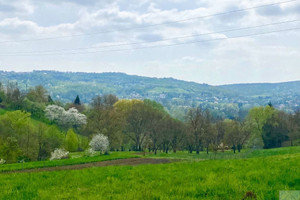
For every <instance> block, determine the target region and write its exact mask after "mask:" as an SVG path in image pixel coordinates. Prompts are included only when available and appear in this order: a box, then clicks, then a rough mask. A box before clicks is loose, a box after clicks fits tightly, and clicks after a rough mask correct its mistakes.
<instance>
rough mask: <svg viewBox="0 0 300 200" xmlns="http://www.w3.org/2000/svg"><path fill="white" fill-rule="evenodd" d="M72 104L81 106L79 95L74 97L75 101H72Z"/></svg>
mask: <svg viewBox="0 0 300 200" xmlns="http://www.w3.org/2000/svg"><path fill="white" fill-rule="evenodd" d="M74 104H75V105H79V106H80V105H81V102H80V98H79V95H77V96H76V98H75V100H74Z"/></svg>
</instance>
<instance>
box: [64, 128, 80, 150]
mask: <svg viewBox="0 0 300 200" xmlns="http://www.w3.org/2000/svg"><path fill="white" fill-rule="evenodd" d="M78 144H79V143H78V137H77V135H76V133H75V132H74V130H73V129H69V130H68V132H67V135H66V149H67V150H68V151H70V152H75V151H77V150H78Z"/></svg>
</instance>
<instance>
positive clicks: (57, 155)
mask: <svg viewBox="0 0 300 200" xmlns="http://www.w3.org/2000/svg"><path fill="white" fill-rule="evenodd" d="M66 158H69V152H68V151H66V150H64V149H55V150H54V152H52V153H51V158H50V160H60V159H66Z"/></svg>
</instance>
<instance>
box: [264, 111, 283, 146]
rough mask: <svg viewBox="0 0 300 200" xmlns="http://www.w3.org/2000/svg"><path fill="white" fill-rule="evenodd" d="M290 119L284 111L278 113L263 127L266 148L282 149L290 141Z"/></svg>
mask: <svg viewBox="0 0 300 200" xmlns="http://www.w3.org/2000/svg"><path fill="white" fill-rule="evenodd" d="M287 120H288V117H287V115H286V114H285V113H284V112H282V111H276V112H274V113H273V114H272V116H271V118H268V119H267V121H266V123H265V124H264V126H263V133H262V136H263V141H264V148H266V149H268V148H275V147H281V144H282V142H284V141H287V140H288V121H287Z"/></svg>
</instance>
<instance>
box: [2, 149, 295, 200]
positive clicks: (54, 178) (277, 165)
mask: <svg viewBox="0 0 300 200" xmlns="http://www.w3.org/2000/svg"><path fill="white" fill-rule="evenodd" d="M290 149H292V150H290ZM274 154H281V155H274ZM250 157H253V158H248V159H228V160H206V161H201V162H197V161H196V160H194V161H193V160H188V161H184V162H178V163H171V164H160V165H140V166H134V167H132V166H110V167H100V168H89V169H83V170H72V171H55V172H40V173H23V174H22V173H21V174H0V191H2V192H1V193H0V198H2V199H242V198H243V197H244V195H245V193H246V192H247V191H252V192H254V193H255V194H256V196H257V199H278V198H279V197H278V194H279V191H280V190H300V177H299V174H300V168H299V165H300V153H299V147H294V148H281V149H274V150H264V151H260V152H259V153H258V152H256V153H254V154H252V156H250Z"/></svg>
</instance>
